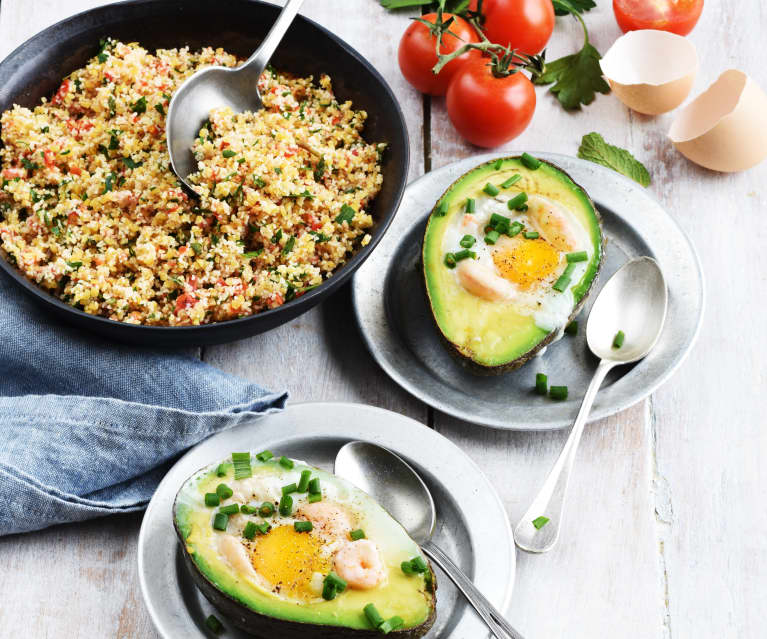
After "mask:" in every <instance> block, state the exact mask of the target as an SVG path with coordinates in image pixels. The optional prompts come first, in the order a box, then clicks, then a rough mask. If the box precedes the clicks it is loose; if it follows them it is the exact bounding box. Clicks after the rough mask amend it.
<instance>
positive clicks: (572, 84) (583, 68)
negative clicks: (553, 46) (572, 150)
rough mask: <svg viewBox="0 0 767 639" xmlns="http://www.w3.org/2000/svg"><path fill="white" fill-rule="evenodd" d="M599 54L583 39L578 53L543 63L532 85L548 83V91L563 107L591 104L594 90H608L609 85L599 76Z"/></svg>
mask: <svg viewBox="0 0 767 639" xmlns="http://www.w3.org/2000/svg"><path fill="white" fill-rule="evenodd" d="M601 58H602V56H601V55H600V54H599V51H597V50H596V49H595V48H594V47H593V46H591V44H590V43H589V42H588V41H586V44H584V45H583V49H581V50H580V51H579V52H578V53H573V54H572V55H566V56H565V57H564V58H559V59H558V60H554V61H553V62H547V63H546V67H545V69H544V72H543V73H542V74H541V75H540V76H538V77H537V78H535V80H534V81H535V83H536V84H551V83H552V82H554V83H555V84H554V86H553V87H551V89H550V90H551V92H552V93H553V94H554V95H556V96H557V99H558V100H559V102H560V103H561V104H562V106H563V107H564V108H565V109H580V108H581V105H582V104H591V103H592V102H593V101H594V98H595V97H596V92H597V91H598V92H599V93H610V85H609V84H607V82H605V80H604V78H603V77H602V69H601V67H600V66H599V60H600V59H601Z"/></svg>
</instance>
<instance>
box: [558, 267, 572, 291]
mask: <svg viewBox="0 0 767 639" xmlns="http://www.w3.org/2000/svg"><path fill="white" fill-rule="evenodd" d="M574 269H575V264H568V265H567V266H566V267H565V270H564V271H563V272H562V275H560V276H559V279H558V280H557V281H556V282H554V290H555V291H559V292H560V293H564V292H565V291H566V290H567V287H568V286H570V280H571V276H572V274H573V270H574Z"/></svg>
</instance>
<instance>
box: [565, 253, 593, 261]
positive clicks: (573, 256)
mask: <svg viewBox="0 0 767 639" xmlns="http://www.w3.org/2000/svg"><path fill="white" fill-rule="evenodd" d="M565 257H566V258H567V261H568V262H585V261H586V260H587V259H589V254H588V253H586V251H576V252H575V253H568V254H567V255H565Z"/></svg>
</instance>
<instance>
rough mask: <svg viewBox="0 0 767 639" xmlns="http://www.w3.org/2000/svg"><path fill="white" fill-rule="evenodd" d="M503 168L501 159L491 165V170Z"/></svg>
mask: <svg viewBox="0 0 767 639" xmlns="http://www.w3.org/2000/svg"><path fill="white" fill-rule="evenodd" d="M502 166H503V158H498V159H497V160H496V161H495V164H494V165H493V168H494V169H495V170H496V171H497V170H499V169H500V168H501V167H502Z"/></svg>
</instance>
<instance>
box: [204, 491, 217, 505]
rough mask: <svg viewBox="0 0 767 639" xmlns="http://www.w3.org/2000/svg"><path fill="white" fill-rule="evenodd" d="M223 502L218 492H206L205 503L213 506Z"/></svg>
mask: <svg viewBox="0 0 767 639" xmlns="http://www.w3.org/2000/svg"><path fill="white" fill-rule="evenodd" d="M220 503H221V499H220V498H219V496H218V495H217V494H216V493H205V505H206V506H209V507H211V508H213V507H214V506H218V505H219V504H220Z"/></svg>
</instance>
